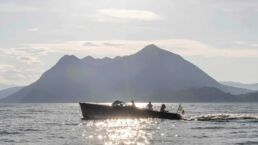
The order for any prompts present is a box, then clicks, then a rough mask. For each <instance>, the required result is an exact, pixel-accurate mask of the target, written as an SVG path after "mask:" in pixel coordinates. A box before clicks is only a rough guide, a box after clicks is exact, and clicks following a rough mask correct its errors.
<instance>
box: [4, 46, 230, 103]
mask: <svg viewBox="0 0 258 145" xmlns="http://www.w3.org/2000/svg"><path fill="white" fill-rule="evenodd" d="M204 87H209V88H218V89H221V90H227V88H225V87H224V86H223V85H221V84H220V83H218V82H217V81H216V80H214V79H213V78H211V77H210V76H209V75H207V74H206V73H205V72H203V71H202V70H201V69H199V68H198V67H197V66H195V65H193V64H192V63H190V62H188V61H186V60H185V59H183V58H182V57H181V56H179V55H177V54H174V53H171V52H169V51H166V50H162V49H160V48H158V47H157V46H155V45H148V46H146V47H145V48H143V49H142V50H140V51H139V52H137V53H136V54H133V55H129V56H124V57H116V58H113V59H111V58H103V59H94V58H93V57H85V58H83V59H78V58H77V57H75V56H73V55H71V56H68V55H66V56H64V57H62V58H61V59H60V60H59V61H58V62H57V64H56V65H55V66H53V67H52V68H51V69H50V70H48V71H47V72H45V73H44V74H43V75H42V76H41V77H40V79H39V80H37V81H36V82H35V83H33V84H31V85H29V86H28V87H25V88H24V89H22V90H20V91H19V92H17V93H15V94H13V95H10V96H9V97H8V98H6V99H4V100H2V101H4V102H79V101H112V100H115V99H123V100H125V99H127V100H128V99H137V100H145V101H147V100H156V99H157V97H158V98H159V99H162V100H164V101H165V100H173V99H172V98H173V96H174V94H176V93H177V92H180V91H182V90H189V89H192V88H204ZM192 94H194V93H192ZM195 94H196V93H195ZM174 97H176V96H174ZM207 97H209V96H207ZM221 99H222V98H221ZM225 100H226V99H225ZM222 101H223V99H222Z"/></svg>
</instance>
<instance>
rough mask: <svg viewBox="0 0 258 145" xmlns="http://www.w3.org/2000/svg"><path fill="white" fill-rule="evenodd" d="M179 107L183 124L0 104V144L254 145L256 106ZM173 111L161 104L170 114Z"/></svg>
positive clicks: (62, 107)
mask: <svg viewBox="0 0 258 145" xmlns="http://www.w3.org/2000/svg"><path fill="white" fill-rule="evenodd" d="M136 105H137V106H139V107H143V106H145V104H136ZM182 105H183V107H184V109H185V110H186V115H185V116H184V117H185V119H186V120H181V121H173V120H160V119H117V120H111V119H110V120H99V121H83V120H81V117H82V116H81V112H80V108H79V105H78V104H0V144H3V145H13V144H24V145H35V144H37V145H48V144H49V145H50V144H51V145H53V144H61V145H63V144H67V145H92V144H93V145H94V144H107V145H108V144H110V145H111V144H117V145H125V144H139V145H141V144H142V145H144V144H157V145H167V144H182V145H184V144H191V145H194V144H196V145H197V144H198V145H207V144H209V145H213V144H237V145H242V144H254V145H256V144H258V104H256V103H243V104H242V103H241V104H240V103H229V104H226V103H223V104H221V103H220V104H219V103H214V104H212V103H200V104H197V103H183V104H182ZM159 106H160V104H154V108H155V109H159ZM177 107H178V104H173V103H170V104H169V103H167V108H168V110H170V111H171V112H175V111H176V109H177Z"/></svg>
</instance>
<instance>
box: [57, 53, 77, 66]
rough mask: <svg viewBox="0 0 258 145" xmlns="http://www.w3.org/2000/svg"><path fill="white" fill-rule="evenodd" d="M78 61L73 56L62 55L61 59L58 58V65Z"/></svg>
mask: <svg viewBox="0 0 258 145" xmlns="http://www.w3.org/2000/svg"><path fill="white" fill-rule="evenodd" d="M78 60H80V59H79V58H78V57H76V56H74V55H64V56H63V57H62V58H60V60H59V61H58V63H62V64H66V63H67V64H69V63H72V62H75V61H78Z"/></svg>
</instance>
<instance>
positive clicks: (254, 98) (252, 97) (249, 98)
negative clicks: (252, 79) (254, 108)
mask: <svg viewBox="0 0 258 145" xmlns="http://www.w3.org/2000/svg"><path fill="white" fill-rule="evenodd" d="M237 98H238V100H240V101H242V102H258V91H257V92H253V93H248V94H241V95H237Z"/></svg>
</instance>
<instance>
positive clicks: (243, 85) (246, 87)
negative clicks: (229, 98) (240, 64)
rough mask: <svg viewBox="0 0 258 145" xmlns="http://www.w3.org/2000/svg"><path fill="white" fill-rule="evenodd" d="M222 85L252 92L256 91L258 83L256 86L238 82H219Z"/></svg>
mask: <svg viewBox="0 0 258 145" xmlns="http://www.w3.org/2000/svg"><path fill="white" fill-rule="evenodd" d="M221 83H222V84H224V85H228V86H232V87H238V88H244V89H248V90H254V91H258V83H256V84H244V83H239V82H221Z"/></svg>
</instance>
